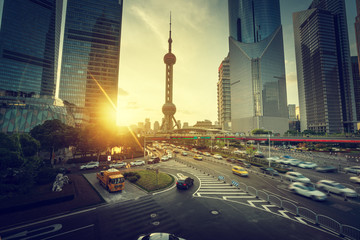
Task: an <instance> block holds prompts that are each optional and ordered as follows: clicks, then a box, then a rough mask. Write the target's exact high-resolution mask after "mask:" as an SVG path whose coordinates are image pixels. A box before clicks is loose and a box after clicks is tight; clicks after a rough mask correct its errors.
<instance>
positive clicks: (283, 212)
mask: <svg viewBox="0 0 360 240" xmlns="http://www.w3.org/2000/svg"><path fill="white" fill-rule="evenodd" d="M278 212H279V213H280V214H281V215H283V216H284V217H286V218H290V217H289V216H288V215H286V214H285V213H287V212H288V211H286V210H279V211H278Z"/></svg>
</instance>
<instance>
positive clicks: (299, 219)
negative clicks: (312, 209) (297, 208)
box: [295, 217, 308, 225]
mask: <svg viewBox="0 0 360 240" xmlns="http://www.w3.org/2000/svg"><path fill="white" fill-rule="evenodd" d="M295 219H296V220H298V221H299V222H301V223H302V224H305V225H308V224H307V223H306V222H305V221H304V220H302V218H301V217H295Z"/></svg>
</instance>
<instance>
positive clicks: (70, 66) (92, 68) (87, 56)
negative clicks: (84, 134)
mask: <svg viewBox="0 0 360 240" xmlns="http://www.w3.org/2000/svg"><path fill="white" fill-rule="evenodd" d="M122 9H123V4H122V0H101V1H99V0H67V8H66V20H65V31H64V44H63V57H62V67H61V77H60V85H59V90H58V96H59V98H61V99H63V100H64V101H67V102H69V103H71V104H73V105H74V106H75V109H76V121H77V123H81V122H83V121H84V120H86V119H88V120H89V121H90V122H98V121H102V120H103V118H109V115H108V114H107V112H109V111H113V112H115V110H114V109H113V108H112V103H113V104H114V105H117V93H118V78H119V60H120V39H121V38H120V37H121V22H122ZM101 89H102V90H101ZM110 100H111V101H112V103H110ZM115 117H116V116H115V115H114V118H113V121H115V120H116V119H115Z"/></svg>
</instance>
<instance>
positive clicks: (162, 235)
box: [138, 233, 185, 240]
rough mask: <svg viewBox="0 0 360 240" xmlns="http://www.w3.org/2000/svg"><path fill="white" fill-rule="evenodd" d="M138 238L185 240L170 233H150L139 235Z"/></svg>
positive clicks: (140, 239)
mask: <svg viewBox="0 0 360 240" xmlns="http://www.w3.org/2000/svg"><path fill="white" fill-rule="evenodd" d="M138 240H185V239H184V238H179V237H177V236H175V235H174V234H171V233H150V234H147V235H140V237H139V238H138Z"/></svg>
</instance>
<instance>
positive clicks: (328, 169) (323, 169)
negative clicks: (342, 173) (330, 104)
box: [315, 166, 338, 173]
mask: <svg viewBox="0 0 360 240" xmlns="http://www.w3.org/2000/svg"><path fill="white" fill-rule="evenodd" d="M315 171H317V172H324V173H325V172H337V171H338V170H337V168H336V167H334V166H321V167H316V168H315Z"/></svg>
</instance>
